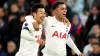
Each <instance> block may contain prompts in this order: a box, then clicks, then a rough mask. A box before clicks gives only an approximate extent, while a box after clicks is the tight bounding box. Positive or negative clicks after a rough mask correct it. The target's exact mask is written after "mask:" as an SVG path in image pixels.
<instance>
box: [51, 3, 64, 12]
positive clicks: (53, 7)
mask: <svg viewBox="0 0 100 56" xmlns="http://www.w3.org/2000/svg"><path fill="white" fill-rule="evenodd" d="M61 4H64V2H61V1H56V2H54V3H53V5H52V10H55V9H56V8H57V7H58V6H59V5H61Z"/></svg>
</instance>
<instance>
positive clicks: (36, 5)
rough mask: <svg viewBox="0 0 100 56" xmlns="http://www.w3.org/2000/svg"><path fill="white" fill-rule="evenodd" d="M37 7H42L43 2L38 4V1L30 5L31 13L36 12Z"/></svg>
mask: <svg viewBox="0 0 100 56" xmlns="http://www.w3.org/2000/svg"><path fill="white" fill-rule="evenodd" d="M39 8H44V6H43V4H40V3H36V4H34V5H33V6H32V8H31V9H32V13H34V12H37V10H38V9H39Z"/></svg>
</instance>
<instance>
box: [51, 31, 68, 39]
mask: <svg viewBox="0 0 100 56" xmlns="http://www.w3.org/2000/svg"><path fill="white" fill-rule="evenodd" d="M54 36H56V37H57V38H60V39H66V33H64V34H62V32H60V33H58V31H55V32H54V33H53V35H52V37H54Z"/></svg>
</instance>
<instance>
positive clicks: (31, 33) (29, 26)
mask: <svg viewBox="0 0 100 56" xmlns="http://www.w3.org/2000/svg"><path fill="white" fill-rule="evenodd" d="M33 16H34V17H33ZM45 16H46V15H45V9H44V6H43V5H42V4H35V5H33V7H32V15H29V16H26V17H25V19H26V21H25V22H24V24H23V26H22V31H21V42H20V48H19V51H18V52H17V54H16V56H38V55H37V53H38V48H39V45H40V44H42V43H43V42H44V41H43V40H41V39H40V38H41V34H42V26H41V23H42V22H43V19H44V17H45ZM27 19H30V20H31V21H27Z"/></svg>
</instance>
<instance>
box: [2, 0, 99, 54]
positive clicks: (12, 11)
mask: <svg viewBox="0 0 100 56" xmlns="http://www.w3.org/2000/svg"><path fill="white" fill-rule="evenodd" d="M55 1H62V2H64V3H65V4H66V6H67V15H66V17H67V18H68V19H69V21H70V22H71V25H72V26H71V29H70V32H69V33H70V34H71V38H72V40H73V41H74V43H75V44H76V45H77V47H78V48H79V50H80V51H81V52H82V53H83V54H84V55H85V56H100V0H7V1H5V2H4V3H2V2H1V3H2V4H1V5H0V56H15V54H16V52H17V51H18V49H19V44H20V33H21V28H22V24H23V22H24V21H25V16H26V15H30V14H31V6H32V5H33V4H35V3H41V4H43V5H44V6H45V10H46V14H47V16H52V15H53V12H52V8H51V7H52V4H53V3H54V2H55ZM42 48H43V47H41V46H40V49H39V56H42V53H41V49H42ZM66 51H67V56H77V55H76V54H75V52H74V51H73V50H71V49H70V48H69V47H68V46H67V45H66Z"/></svg>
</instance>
